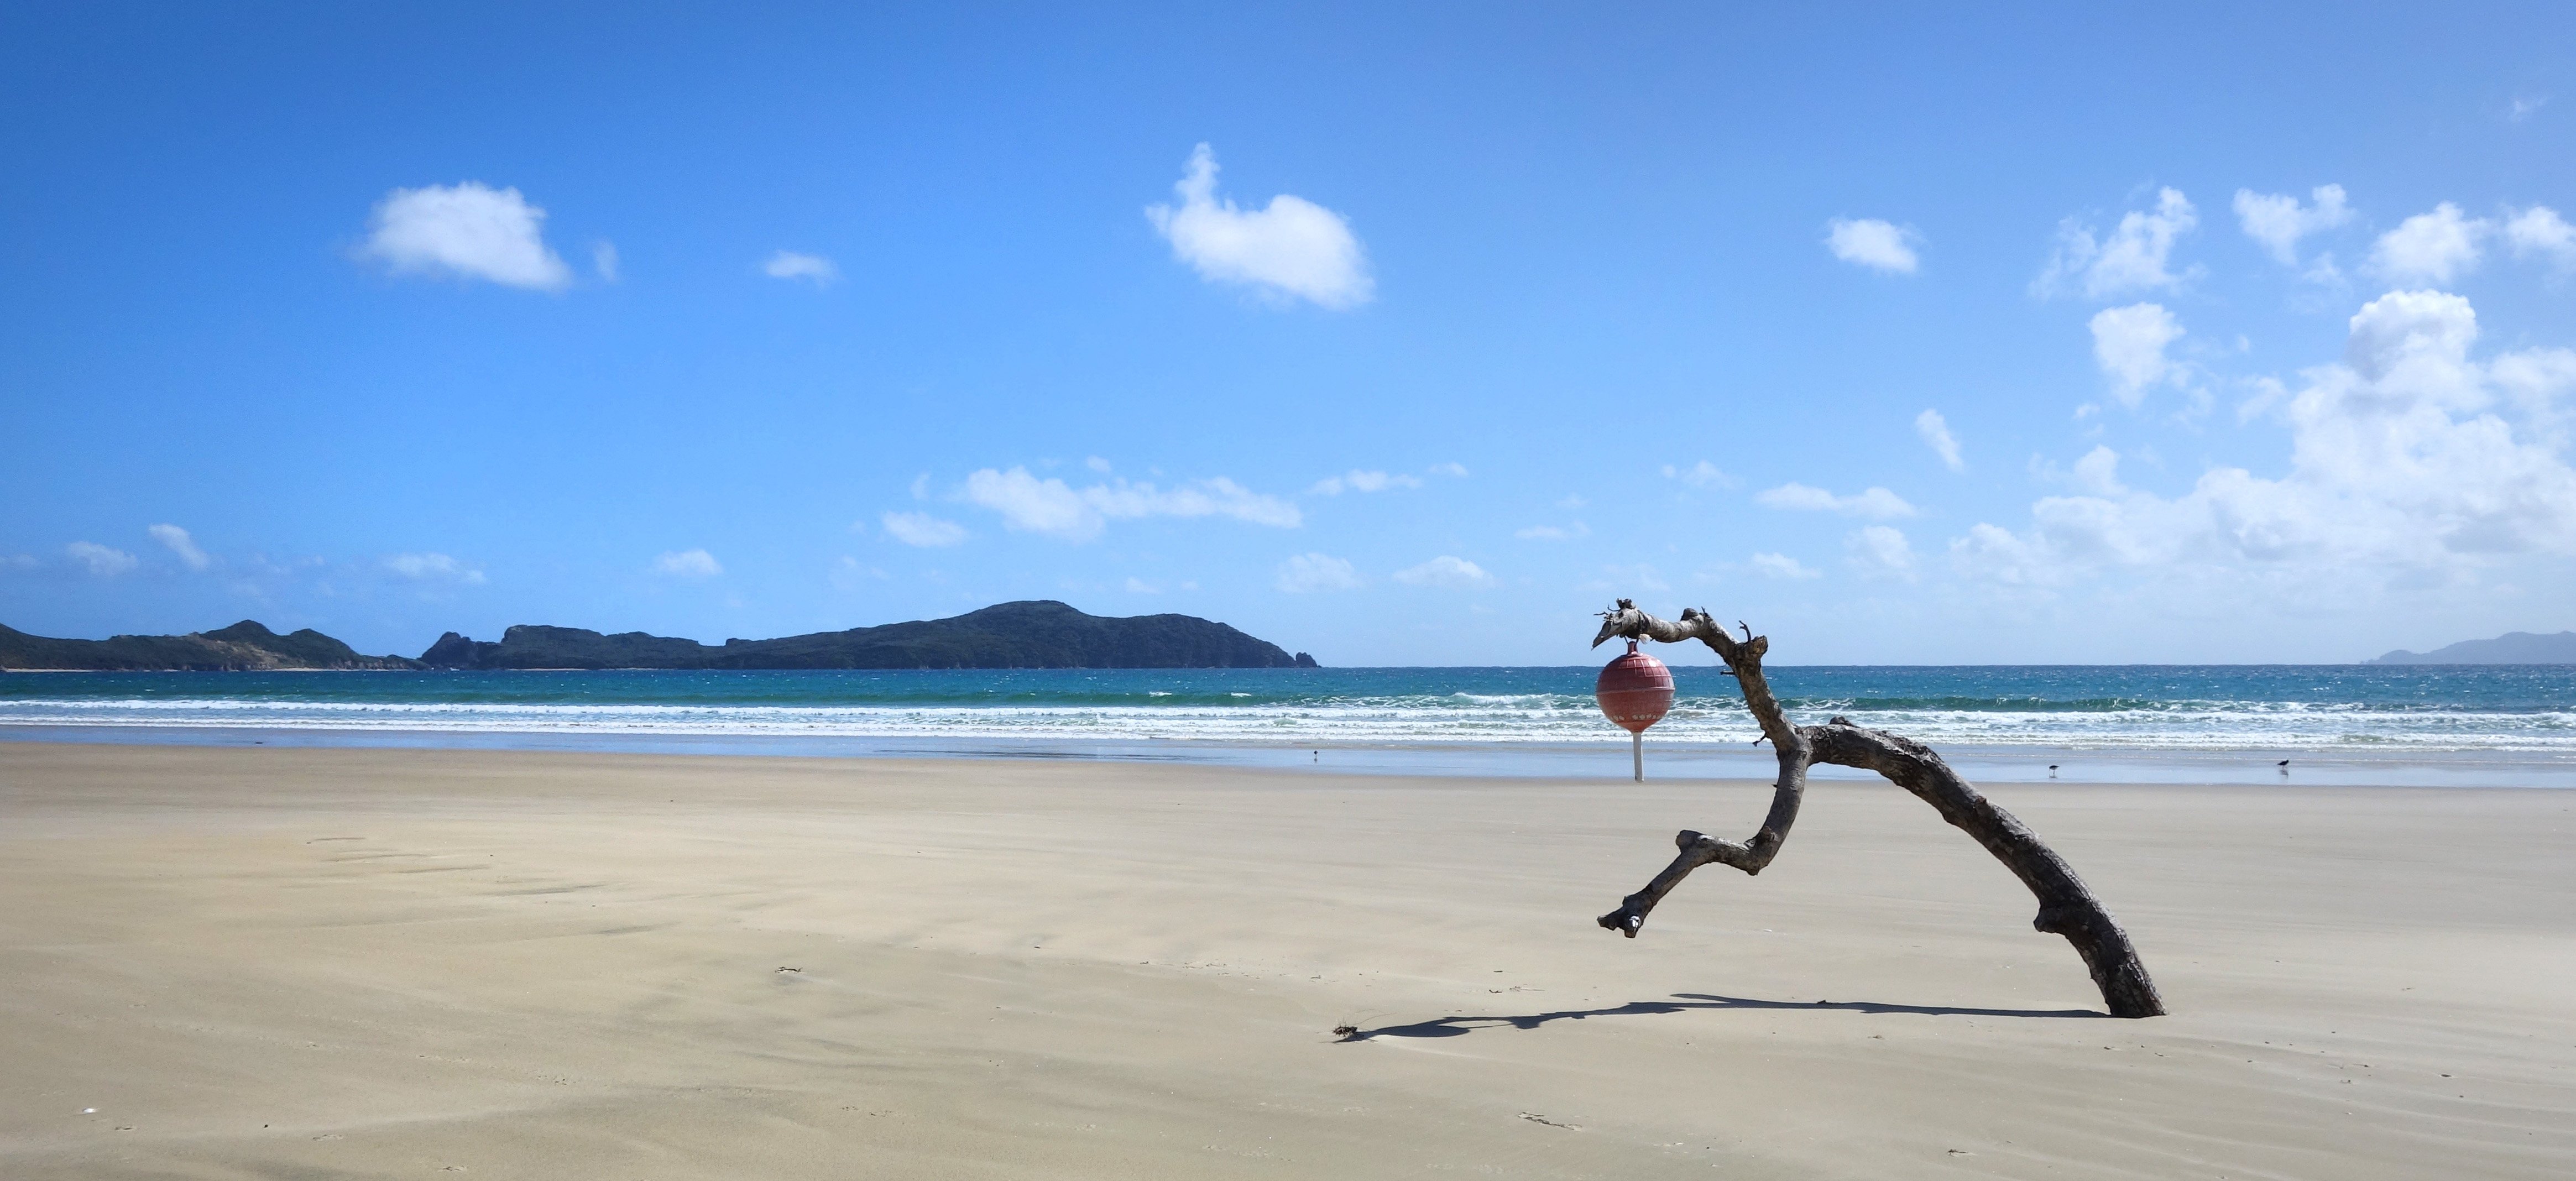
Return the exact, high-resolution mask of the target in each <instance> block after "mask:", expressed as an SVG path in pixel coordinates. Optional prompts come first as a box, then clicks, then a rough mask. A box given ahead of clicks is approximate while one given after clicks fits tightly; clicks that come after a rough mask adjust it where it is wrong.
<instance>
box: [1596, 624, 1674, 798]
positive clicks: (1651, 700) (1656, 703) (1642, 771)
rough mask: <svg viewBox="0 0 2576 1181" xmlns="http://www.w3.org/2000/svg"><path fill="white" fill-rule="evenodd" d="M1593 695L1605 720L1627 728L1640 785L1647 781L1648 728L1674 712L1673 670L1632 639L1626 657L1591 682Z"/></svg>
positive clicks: (1604, 668) (1602, 669)
mask: <svg viewBox="0 0 2576 1181" xmlns="http://www.w3.org/2000/svg"><path fill="white" fill-rule="evenodd" d="M1592 696H1593V698H1594V699H1595V700H1597V701H1599V702H1600V703H1601V713H1602V715H1603V716H1604V717H1607V718H1609V719H1610V720H1611V721H1612V722H1615V723H1617V724H1619V725H1620V726H1622V727H1625V728H1626V729H1627V731H1628V750H1629V754H1630V756H1631V758H1632V759H1633V760H1634V762H1635V764H1636V771H1637V782H1639V783H1643V782H1645V781H1646V727H1648V726H1652V725H1654V724H1655V723H1657V722H1660V721H1663V720H1664V715H1665V714H1668V713H1671V712H1672V709H1673V670H1671V669H1669V668H1666V667H1664V662H1663V661H1660V660H1657V659H1655V658H1654V657H1652V656H1648V655H1646V654H1645V653H1643V652H1640V651H1638V650H1637V641H1635V640H1633V639H1632V640H1630V641H1628V651H1627V652H1626V654H1624V655H1622V656H1620V657H1619V658H1618V659H1616V660H1613V661H1611V662H1610V663H1608V664H1606V665H1603V666H1602V668H1601V679H1599V680H1597V681H1594V682H1593V683H1592Z"/></svg>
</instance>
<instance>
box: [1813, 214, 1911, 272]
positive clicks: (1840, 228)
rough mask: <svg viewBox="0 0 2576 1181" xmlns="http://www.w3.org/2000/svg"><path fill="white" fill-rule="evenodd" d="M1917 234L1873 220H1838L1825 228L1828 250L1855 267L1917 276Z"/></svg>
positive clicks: (1829, 223)
mask: <svg viewBox="0 0 2576 1181" xmlns="http://www.w3.org/2000/svg"><path fill="white" fill-rule="evenodd" d="M1916 238H1917V235H1916V234H1915V233H1914V231H1912V230H1909V229H1905V228H1903V227H1900V226H1897V225H1894V224H1892V223H1889V222H1883V221H1879V220H1876V219H1874V218H1862V219H1860V220H1858V221H1854V220H1852V219H1850V218H1842V217H1837V218H1835V219H1834V220H1832V221H1831V222H1828V223H1826V225H1825V249H1827V250H1830V251H1833V252H1834V257H1835V258H1839V259H1841V260H1843V261H1844V262H1847V263H1851V264H1853V265H1855V266H1864V267H1868V268H1870V269H1872V270H1879V271H1887V272H1890V273H1893V274H1899V275H1911V274H1913V273H1914V267H1915V263H1916V261H1917V260H1916V259H1915V257H1914V247H1913V246H1912V245H1911V243H1912V242H1913V241H1914V240H1915V239H1916Z"/></svg>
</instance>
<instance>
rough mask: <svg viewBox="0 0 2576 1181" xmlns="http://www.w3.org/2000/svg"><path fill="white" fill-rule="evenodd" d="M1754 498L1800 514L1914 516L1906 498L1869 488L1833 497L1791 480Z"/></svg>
mask: <svg viewBox="0 0 2576 1181" xmlns="http://www.w3.org/2000/svg"><path fill="white" fill-rule="evenodd" d="M1753 499H1755V500H1757V501H1759V502H1761V503H1762V504H1763V505H1764V506H1766V507H1769V508H1778V509H1792V510H1796V511H1799V512H1815V513H1841V514H1843V515H1845V516H1852V517H1870V518H1873V519H1876V520H1881V521H1885V520H1890V519H1893V518H1896V517H1910V516H1913V515H1914V506H1913V505H1910V504H1907V503H1905V498H1904V497H1901V496H1898V495H1897V494H1895V493H1893V492H1890V491H1888V490H1887V489H1885V488H1870V489H1866V490H1864V491H1861V492H1856V493H1854V494H1852V495H1850V496H1836V495H1834V494H1833V493H1831V492H1828V491H1826V490H1824V489H1822V488H1814V487H1809V486H1808V485H1805V484H1800V483H1796V482H1794V481H1792V482H1790V483H1787V484H1782V485H1780V486H1779V487H1777V488H1770V489H1765V490H1764V491H1763V492H1761V493H1760V494H1758V495H1756V496H1755V497H1754V498H1753Z"/></svg>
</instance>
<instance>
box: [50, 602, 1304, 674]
mask: <svg viewBox="0 0 2576 1181" xmlns="http://www.w3.org/2000/svg"><path fill="white" fill-rule="evenodd" d="M1313 667H1315V658H1314V657H1312V656H1308V655H1307V654H1305V653H1303V652H1299V653H1296V654H1294V655H1291V654H1290V653H1289V652H1288V651H1286V650H1285V649H1282V648H1281V647H1279V646H1278V645H1277V644H1273V643H1270V642H1269V641H1266V640H1261V639H1256V638H1254V637H1252V636H1248V635H1245V634H1244V633H1242V632H1240V631H1237V630H1235V629H1234V628H1232V627H1229V626H1227V625H1225V624H1222V623H1218V622H1215V621H1214V620H1208V619H1200V618H1198V617H1197V616H1194V615H1138V616H1130V617H1126V618H1113V617H1105V616H1099V615H1089V614H1085V613H1083V612H1082V611H1079V610H1076V609H1075V608H1073V607H1071V606H1068V605H1066V604H1064V603H1058V602H1054V601H1052V600H1033V601H1026V602H1017V603H1002V604H999V605H997V606H992V607H986V608H984V609H983V610H980V611H970V612H967V613H966V614H964V615H958V616H952V617H950V618H947V619H927V620H914V621H912V622H909V623H889V624H884V625H881V626H877V627H857V628H851V629H849V630H847V631H836V632H815V633H812V634H810V635H801V636H785V637H781V638H779V639H772V640H726V641H725V642H724V643H722V644H701V643H699V642H697V641H696V640H690V639H679V638H674V637H670V636H655V635H648V634H646V633H643V632H620V633H617V634H614V635H606V634H602V633H600V632H595V631H589V630H586V629H583V628H576V627H550V626H545V625H541V624H521V625H519V626H517V627H513V628H510V629H509V630H507V631H504V632H502V633H501V638H500V639H499V640H475V639H469V638H467V637H465V636H462V635H459V634H457V633H455V632H449V633H447V634H445V635H443V636H440V637H439V638H438V642H437V643H435V644H432V645H430V646H429V650H428V651H426V652H423V653H421V654H420V659H418V660H410V659H406V658H404V657H400V656H361V655H359V654H358V653H357V652H355V651H353V650H351V649H350V647H349V646H348V645H347V644H343V643H341V642H340V641H338V640H335V639H332V638H331V637H329V636H326V635H323V634H322V633H320V632H317V631H313V630H310V629H306V630H304V631H299V632H295V633H293V634H291V635H284V636H281V635H278V634H276V633H275V632H272V631H270V630H268V629H267V628H266V627H263V626H261V625H260V624H258V623H256V622H253V621H251V620H243V621H242V622H240V623H236V624H234V625H232V626H231V627H228V628H224V629H222V630H221V631H212V632H191V633H189V634H187V635H184V636H114V637H111V638H109V639H105V640H57V639H50V638H47V637H44V636H31V635H28V634H26V633H24V632H20V631H15V630H12V629H10V628H7V627H0V669H28V670H38V669H41V670H91V671H102V672H105V671H154V670H166V671H234V670H283V669H539V668H557V669H604V668H653V669H816V668H868V669H898V668H1313Z"/></svg>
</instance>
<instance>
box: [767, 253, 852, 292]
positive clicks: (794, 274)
mask: <svg viewBox="0 0 2576 1181" xmlns="http://www.w3.org/2000/svg"><path fill="white" fill-rule="evenodd" d="M760 273H761V274H764V275H767V276H769V277H770V278H772V279H803V280H805V281H806V282H809V283H812V284H813V285H815V286H817V287H829V286H831V285H832V284H834V283H836V282H839V281H840V278H841V268H840V267H838V266H835V265H833V263H832V260H831V259H828V258H825V257H823V256H822V255H819V254H798V253H796V252H795V251H793V250H781V251H779V252H778V253H776V254H773V255H770V256H769V261H768V262H764V263H762V264H760Z"/></svg>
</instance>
